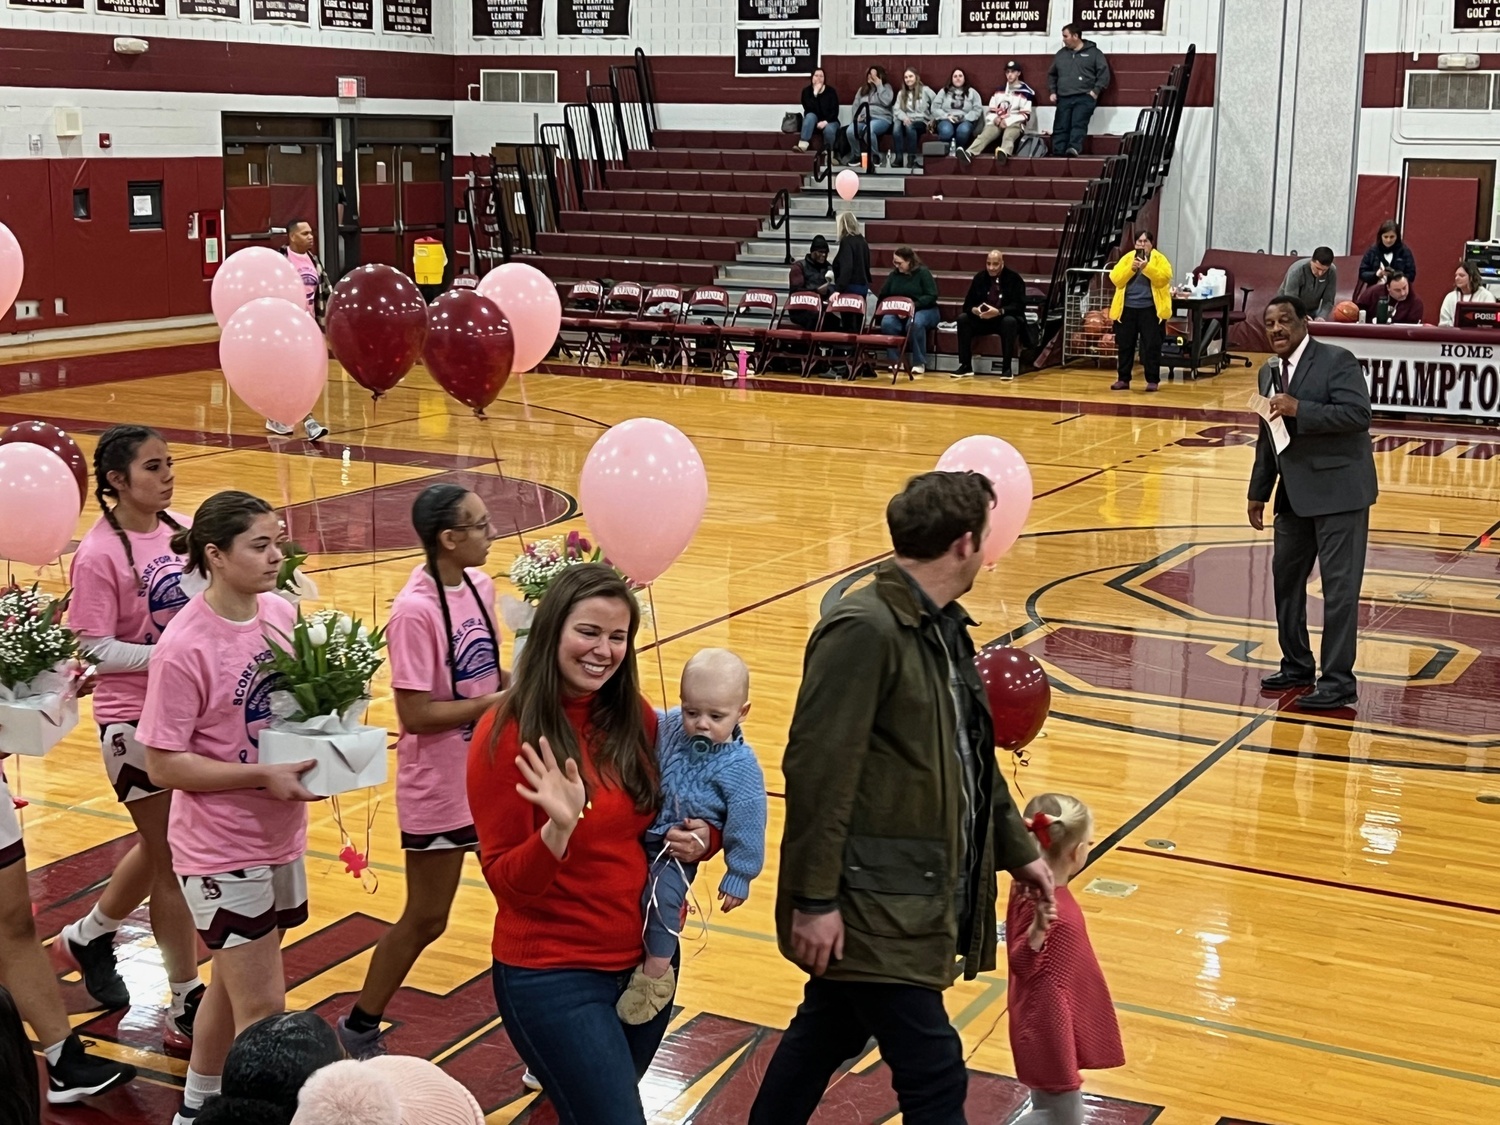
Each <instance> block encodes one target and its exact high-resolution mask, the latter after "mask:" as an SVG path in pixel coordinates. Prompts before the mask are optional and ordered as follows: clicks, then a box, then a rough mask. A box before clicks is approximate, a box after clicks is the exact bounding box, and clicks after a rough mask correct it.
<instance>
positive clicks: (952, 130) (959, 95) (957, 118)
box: [932, 69, 984, 149]
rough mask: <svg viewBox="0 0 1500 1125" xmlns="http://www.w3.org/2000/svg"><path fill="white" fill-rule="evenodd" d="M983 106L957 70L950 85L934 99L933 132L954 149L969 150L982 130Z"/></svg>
mask: <svg viewBox="0 0 1500 1125" xmlns="http://www.w3.org/2000/svg"><path fill="white" fill-rule="evenodd" d="M983 109H984V103H983V102H981V101H980V100H979V95H978V94H977V93H976V92H975V91H974V88H973V87H972V86H970V85H969V76H968V75H967V74H965V73H964V72H963V70H962V69H956V70H954V72H953V74H952V75H951V76H950V77H949V79H948V85H946V86H944V87H943V88H942V89H941V90H939V91H937V92H936V93H934V94H933V95H932V132H933V135H934V136H936V137H937V139H938V140H940V141H944V142H946V143H949V144H952V145H953V147H954V148H956V149H961V148H967V147H968V145H969V142H970V141H972V140H973V139H974V130H975V129H977V128H978V126H979V115H980V113H981V112H983Z"/></svg>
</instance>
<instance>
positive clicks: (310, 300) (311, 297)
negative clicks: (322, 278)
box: [286, 250, 318, 312]
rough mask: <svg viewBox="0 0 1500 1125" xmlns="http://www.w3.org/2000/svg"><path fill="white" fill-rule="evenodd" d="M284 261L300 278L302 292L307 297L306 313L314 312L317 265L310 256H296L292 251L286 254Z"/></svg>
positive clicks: (316, 289) (316, 292)
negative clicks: (287, 262) (290, 265)
mask: <svg viewBox="0 0 1500 1125" xmlns="http://www.w3.org/2000/svg"><path fill="white" fill-rule="evenodd" d="M286 260H287V261H289V262H291V263H292V268H293V269H295V270H296V271H297V276H299V277H300V278H302V291H303V292H304V293H305V294H306V295H307V311H308V312H316V311H317V308H318V263H317V262H315V261H313V260H312V256H311V255H310V254H298V253H297V252H295V251H293V250H288V251H287V252H286Z"/></svg>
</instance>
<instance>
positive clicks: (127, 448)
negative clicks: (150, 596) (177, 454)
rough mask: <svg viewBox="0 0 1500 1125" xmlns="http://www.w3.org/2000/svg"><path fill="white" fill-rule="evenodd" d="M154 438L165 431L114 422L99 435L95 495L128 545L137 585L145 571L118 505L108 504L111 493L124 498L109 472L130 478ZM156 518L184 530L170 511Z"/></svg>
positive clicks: (95, 451)
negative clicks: (138, 456)
mask: <svg viewBox="0 0 1500 1125" xmlns="http://www.w3.org/2000/svg"><path fill="white" fill-rule="evenodd" d="M152 438H161V434H159V433H157V432H156V431H155V430H153V429H152V428H151V427H150V426H111V427H110V428H109V429H107V430H105V431H104V432H103V433H102V434H100V435H99V444H98V445H96V446H94V499H95V500H97V501H99V508H100V510H101V511H103V512H104V519H105V521H106V522H107V523H108V524H109V526H110V527H112V528H114V531H115V534H116V535H117V536H119V539H120V546H122V547H124V548H125V561H126V562H128V563H129V564H130V573H131V574H133V575H135V584H136V585H137V586H140V585H141V584H142V583H141V572H140V571H139V570H137V569H136V566H135V552H134V551H132V550H131V549H130V536H128V535H126V534H125V529H124V528H123V527H121V526H120V521H119V519H118V518H117V517H116V516H115V510H114V508H112V507H110V506H109V505H108V504H106V503H105V502H104V498H105V497H106V496H108V497H113V498H114V499H115V500H116V501H118V500H119V499H120V492H119V489H117V488H115V486H114V485H112V484H110V483H109V474H110V473H119V474H121V475H122V476H123V477H124V478H125V479H126V480H127V481H128V480H129V479H130V466H131V465H132V464H134V462H135V455H136V453H138V452H139V451H140V448H141V446H143V445H145V444H146V443H147V442H148V441H150V440H151V439H152ZM162 440H165V439H162ZM156 518H157V519H158V520H159V521H161V522H162V523H164V524H166V525H167V526H168V527H170V528H172V529H174V530H176V531H181V530H182V525H181V524H179V523H178V522H177V521H176V520H174V519H173V518H172V517H171V516H169V515H167V513H166V512H157V513H156Z"/></svg>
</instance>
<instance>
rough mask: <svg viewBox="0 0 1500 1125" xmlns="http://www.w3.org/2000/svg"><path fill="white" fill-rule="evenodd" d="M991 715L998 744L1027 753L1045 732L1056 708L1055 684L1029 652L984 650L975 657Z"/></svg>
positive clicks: (1013, 750)
mask: <svg viewBox="0 0 1500 1125" xmlns="http://www.w3.org/2000/svg"><path fill="white" fill-rule="evenodd" d="M974 666H975V667H976V668H978V669H979V678H980V679H981V680H983V681H984V691H985V694H986V695H988V696H989V697H990V714H991V715H992V716H994V720H995V745H996V746H998V747H999V748H1000V749H1002V750H1010V751H1011V752H1015V751H1018V750H1023V749H1025V748H1026V746H1027V745H1029V744H1030V742H1031V740H1032V739H1033V738H1035V737H1036V736H1037V735H1038V734H1039V733H1041V729H1042V724H1043V723H1045V722H1046V721H1047V711H1048V708H1050V707H1051V706H1052V684H1051V683H1050V682H1048V680H1047V673H1046V672H1044V671H1043V670H1042V666H1041V665H1040V664H1038V663H1037V661H1036V657H1034V656H1032V655H1031V653H1029V652H1022V651H1021V650H1020V649H1015V648H998V647H997V648H982V649H980V650H979V652H978V653H977V654H976V655H975V657H974Z"/></svg>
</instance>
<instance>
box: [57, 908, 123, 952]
mask: <svg viewBox="0 0 1500 1125" xmlns="http://www.w3.org/2000/svg"><path fill="white" fill-rule="evenodd" d="M124 921H125V919H123V918H111V917H110V916H109V915H108V914H105V913H104V912H103V911H101V910H100V909H99V907H98V906H95V907H94V909H92V910H90V911H89V912H88V913H87V914H85V915H84V916H83V917H82V918H80V919H78V921H76V922H74V923H73V925H71V926H69V927H68V929H69V930H70V931H71V932H70V933H69V935H68V936H69V937H70V938H72V940H74V941H76V942H78V943H79V944H80V945H88V944H89V943H90V942H94V941H98V940H99V939H100V938H102V937H103V936H104V935H105V934H112V933H114V932H115V931H116V930H118V929H119V928H120V926H121V925H122V924H123V923H124Z"/></svg>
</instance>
